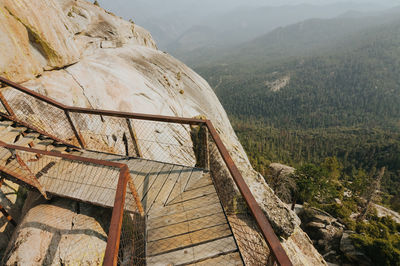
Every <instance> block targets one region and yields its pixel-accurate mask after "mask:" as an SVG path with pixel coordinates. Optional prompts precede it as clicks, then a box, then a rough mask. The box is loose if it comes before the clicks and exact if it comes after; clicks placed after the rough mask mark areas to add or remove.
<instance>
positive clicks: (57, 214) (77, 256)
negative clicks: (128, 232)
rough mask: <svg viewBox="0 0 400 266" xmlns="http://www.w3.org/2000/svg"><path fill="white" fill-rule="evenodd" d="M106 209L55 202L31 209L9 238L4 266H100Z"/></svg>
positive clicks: (66, 201)
mask: <svg viewBox="0 0 400 266" xmlns="http://www.w3.org/2000/svg"><path fill="white" fill-rule="evenodd" d="M110 217H111V212H110V210H105V209H103V208H99V207H94V206H90V205H87V204H84V203H77V202H74V201H70V200H66V199H55V200H54V201H53V202H52V204H51V205H50V204H41V205H38V206H36V207H33V208H32V209H30V210H29V211H28V213H27V214H26V215H25V217H24V219H23V221H22V222H21V223H20V225H19V226H18V228H17V229H16V233H15V234H14V237H13V238H12V239H11V241H10V243H9V246H8V252H7V255H6V257H5V258H4V261H3V262H4V264H5V265H78V264H79V265H101V264H102V258H103V257H104V252H105V247H106V244H107V234H106V231H107V230H108V226H109V224H108V223H109V221H110Z"/></svg>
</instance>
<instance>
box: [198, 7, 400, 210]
mask: <svg viewBox="0 0 400 266" xmlns="http://www.w3.org/2000/svg"><path fill="white" fill-rule="evenodd" d="M396 12H398V10H397V9H394V10H391V12H388V13H386V14H384V15H382V16H381V17H362V18H350V19H348V18H346V19H337V20H327V21H323V20H311V21H307V22H304V23H300V24H296V25H292V26H289V27H286V28H281V29H277V30H276V31H275V32H272V33H271V34H269V35H267V36H264V37H262V38H259V39H257V40H255V41H254V42H253V43H252V44H251V45H250V44H247V46H248V47H252V49H248V51H254V53H252V52H248V53H244V51H246V49H247V48H246V49H245V48H241V50H238V51H236V52H232V54H231V56H229V55H223V56H222V57H220V58H219V59H218V58H217V59H216V61H218V60H221V61H219V62H218V63H213V61H211V62H210V63H209V64H208V65H207V64H206V65H203V66H201V67H198V68H197V71H199V72H200V73H201V74H202V75H203V76H205V77H206V78H207V79H208V81H209V82H210V83H211V84H212V85H213V87H214V88H215V91H216V93H217V94H218V96H219V98H220V100H221V101H222V103H223V105H224V107H225V109H226V110H227V112H228V113H229V115H230V117H231V119H232V121H233V124H234V126H235V129H236V131H237V133H238V135H239V138H240V139H241V141H242V143H243V144H244V146H245V148H246V150H247V152H248V153H249V156H250V158H251V160H252V162H253V164H254V165H255V166H256V167H257V169H258V170H259V171H261V172H264V171H265V169H266V168H267V166H268V164H269V163H270V162H282V163H287V164H290V165H293V166H300V165H302V164H305V163H316V164H318V163H321V162H323V161H324V159H325V158H326V157H331V156H336V157H337V158H338V160H339V162H340V163H341V165H343V173H342V175H343V178H346V179H348V180H350V181H351V180H352V178H355V176H354V173H355V172H357V171H358V170H362V171H363V172H364V173H366V175H367V176H368V175H374V174H375V173H376V169H379V168H380V167H383V166H385V167H387V171H386V174H385V176H384V178H383V181H382V191H383V193H384V195H383V196H382V199H381V201H382V202H381V203H382V204H386V205H387V206H390V207H391V208H393V209H395V210H397V211H400V196H399V195H400V19H398V18H399V16H398V14H399V13H396ZM394 14H396V15H394ZM355 21H358V22H359V23H357V24H355ZM361 21H362V22H363V23H360V22H361ZM317 29H318V30H317ZM313 32H314V34H312V33H313ZM324 33H325V34H324ZM304 36H305V37H304ZM322 37H323V38H322ZM279 44H280V45H279ZM261 51H264V53H261ZM271 51H272V52H271ZM256 54H259V56H258V58H256V56H255V55H256ZM246 56H247V57H246ZM221 58H225V59H221ZM228 58H229V59H228Z"/></svg>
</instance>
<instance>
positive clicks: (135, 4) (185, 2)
mask: <svg viewBox="0 0 400 266" xmlns="http://www.w3.org/2000/svg"><path fill="white" fill-rule="evenodd" d="M99 2H100V4H101V6H103V7H105V8H106V9H108V10H111V11H113V12H114V13H116V14H117V15H120V16H122V17H125V18H132V17H137V20H139V21H140V20H142V19H143V18H150V17H152V16H157V15H161V14H166V13H170V12H181V11H186V12H188V11H191V13H196V12H201V13H203V12H205V11H208V12H213V11H214V12H216V11H224V10H226V11H229V10H231V9H234V8H236V7H238V6H281V5H296V4H302V3H307V4H316V5H326V4H330V3H338V2H341V3H349V4H351V3H362V4H365V5H368V4H369V3H373V4H374V5H381V6H386V7H390V6H395V5H400V0H99Z"/></svg>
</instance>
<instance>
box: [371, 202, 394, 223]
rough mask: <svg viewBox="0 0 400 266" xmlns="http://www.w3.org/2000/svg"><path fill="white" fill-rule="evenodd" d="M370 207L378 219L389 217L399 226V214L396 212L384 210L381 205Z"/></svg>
mask: <svg viewBox="0 0 400 266" xmlns="http://www.w3.org/2000/svg"><path fill="white" fill-rule="evenodd" d="M372 206H373V207H374V208H375V210H376V213H377V215H378V217H386V216H389V217H391V218H392V219H393V220H394V221H395V222H396V223H399V224H400V214H399V213H398V212H395V211H392V210H389V209H388V208H385V207H383V206H381V205H378V204H374V203H373V204H372Z"/></svg>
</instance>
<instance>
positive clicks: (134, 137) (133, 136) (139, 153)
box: [126, 118, 143, 158]
mask: <svg viewBox="0 0 400 266" xmlns="http://www.w3.org/2000/svg"><path fill="white" fill-rule="evenodd" d="M126 124H127V125H128V130H129V134H130V135H131V139H132V143H133V146H134V147H135V150H136V154H137V156H138V157H141V158H142V157H143V154H142V151H141V150H140V148H139V142H138V138H137V135H136V131H135V130H134V129H133V127H132V123H131V120H130V119H129V118H127V119H126Z"/></svg>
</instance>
